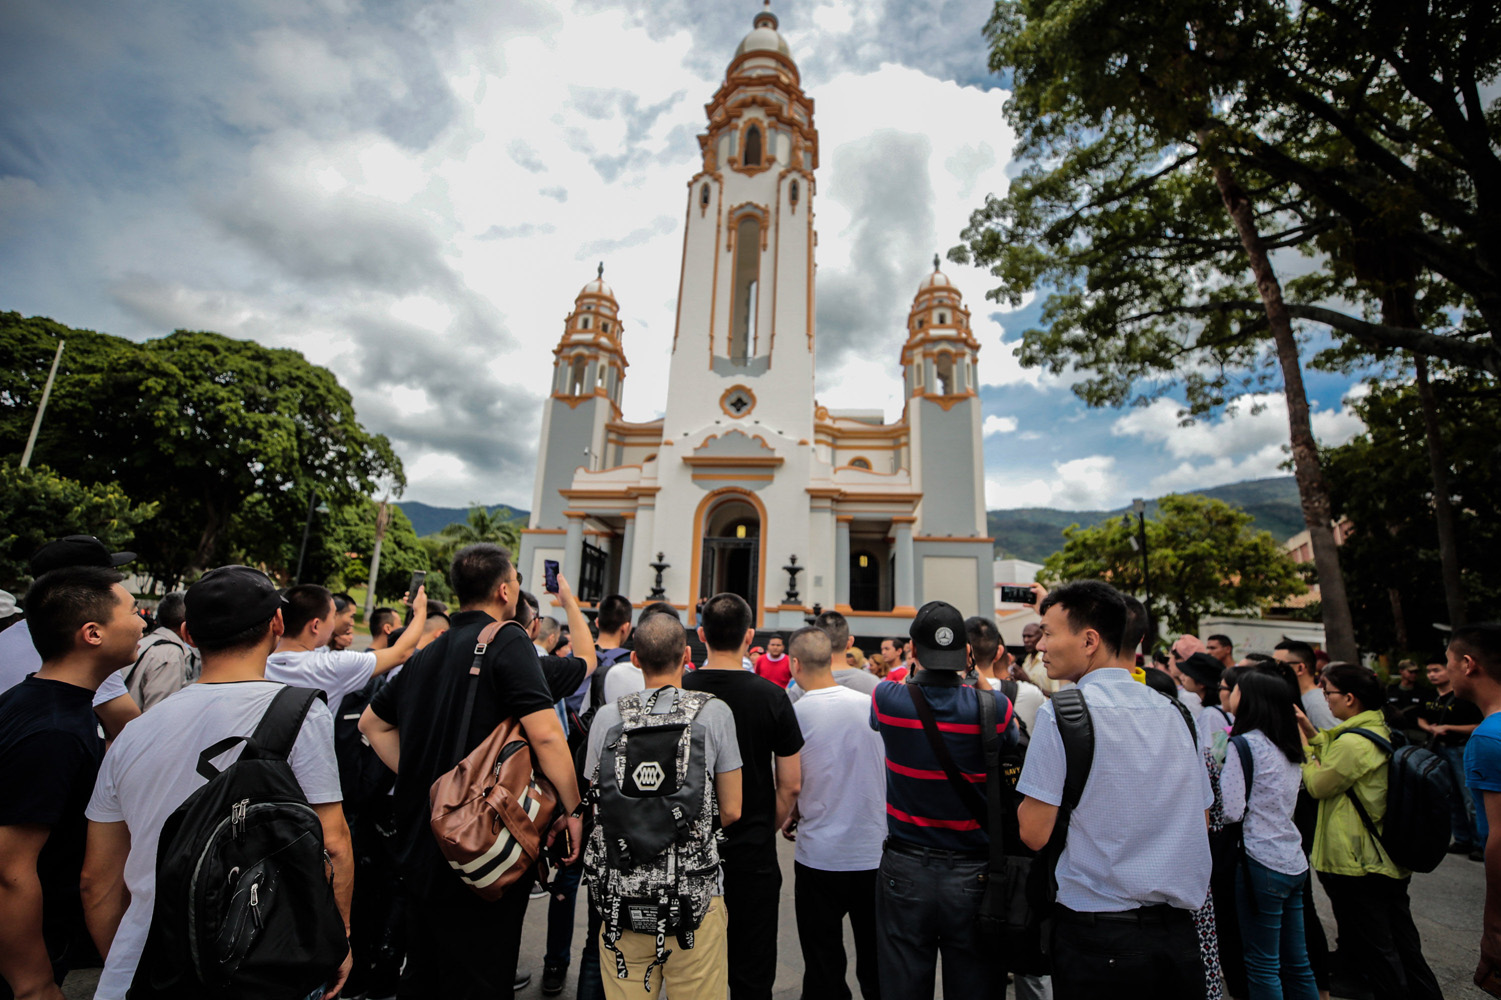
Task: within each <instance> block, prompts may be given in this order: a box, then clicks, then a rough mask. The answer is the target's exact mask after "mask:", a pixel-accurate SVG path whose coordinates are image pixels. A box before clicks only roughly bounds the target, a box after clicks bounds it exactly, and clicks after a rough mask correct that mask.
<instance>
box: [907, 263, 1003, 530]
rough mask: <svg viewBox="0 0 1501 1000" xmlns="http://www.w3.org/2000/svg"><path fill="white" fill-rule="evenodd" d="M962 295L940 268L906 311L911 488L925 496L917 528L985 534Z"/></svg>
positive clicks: (973, 357) (970, 348)
mask: <svg viewBox="0 0 1501 1000" xmlns="http://www.w3.org/2000/svg"><path fill="white" fill-rule="evenodd" d="M979 352H980V342H979V341H978V340H976V339H975V335H974V334H973V333H972V332H971V331H970V326H969V310H968V309H966V308H965V307H964V296H963V295H961V294H960V292H959V289H958V288H956V287H955V286H954V283H953V282H951V281H950V280H949V279H948V276H947V275H945V274H944V273H943V272H942V271H940V270H939V269H938V255H937V254H934V255H933V273H931V274H929V275H928V276H927V277H925V278H923V280H922V283H921V284H920V285H919V286H918V289H917V295H916V297H915V298H914V299H913V300H912V309H911V310H910V311H909V312H908V314H907V342H906V344H904V345H903V347H902V371H903V375H904V378H905V380H906V399H907V406H906V412H907V422H908V424H909V425H910V426H911V428H912V452H911V453H912V460H911V464H912V485H913V488H914V489H916V490H917V491H919V492H920V493H922V494H923V502H922V507H921V510H920V515H919V516H920V522H921V523H920V524H919V525H918V533H919V534H921V535H929V536H935V537H936V536H954V537H980V536H983V535H984V534H985V459H984V454H983V450H982V443H981V442H982V438H981V423H980V391H979V381H978V379H977V377H976V373H977V370H978V369H977V368H976V361H977V358H978V355H979Z"/></svg>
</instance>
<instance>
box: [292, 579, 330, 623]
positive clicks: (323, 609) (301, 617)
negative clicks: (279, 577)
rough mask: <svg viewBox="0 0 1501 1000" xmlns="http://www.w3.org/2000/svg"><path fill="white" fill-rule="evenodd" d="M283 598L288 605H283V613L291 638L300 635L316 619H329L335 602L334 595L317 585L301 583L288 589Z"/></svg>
mask: <svg viewBox="0 0 1501 1000" xmlns="http://www.w3.org/2000/svg"><path fill="white" fill-rule="evenodd" d="M283 596H284V597H285V598H286V603H285V604H283V605H282V612H281V613H282V618H283V620H284V622H283V623H284V624H285V625H286V627H287V635H289V636H294V635H300V634H301V633H302V630H303V629H305V628H307V627H308V623H309V622H311V621H312V620H313V619H314V618H327V617H328V609H329V607H330V606H331V605H332V604H333V602H334V595H333V593H332V592H331V591H330V590H329V589H328V588H327V587H320V586H318V585H317V584H316V583H299V584H298V585H297V586H295V587H289V588H287V592H286V594H285V595H283Z"/></svg>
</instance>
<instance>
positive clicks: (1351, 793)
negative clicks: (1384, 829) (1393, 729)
mask: <svg viewBox="0 0 1501 1000" xmlns="http://www.w3.org/2000/svg"><path fill="white" fill-rule="evenodd" d="M1345 733H1359V734H1360V735H1361V736H1364V737H1365V738H1366V739H1368V740H1370V741H1371V742H1372V743H1374V744H1376V746H1377V747H1378V748H1379V749H1380V750H1381V752H1382V753H1384V754H1386V755H1387V756H1391V754H1392V745H1391V742H1390V741H1389V740H1386V739H1383V738H1382V737H1380V736H1378V735H1377V734H1376V733H1373V732H1371V731H1370V730H1369V729H1361V728H1356V729H1346V730H1345V732H1343V733H1340V734H1339V735H1340V736H1344V735H1345ZM1338 738H1339V737H1338V736H1337V737H1335V739H1338ZM1345 797H1346V798H1348V799H1349V800H1350V804H1351V805H1352V806H1354V807H1355V812H1356V813H1357V814H1358V815H1359V816H1360V822H1361V824H1362V825H1363V826H1364V827H1365V828H1366V832H1367V833H1369V834H1370V835H1371V839H1372V840H1374V841H1375V842H1376V849H1377V850H1378V851H1381V852H1382V853H1383V854H1386V856H1387V857H1388V858H1390V857H1391V854H1390V853H1389V852H1387V850H1386V845H1385V844H1383V843H1382V842H1381V831H1380V830H1378V829H1376V823H1375V821H1373V820H1372V819H1371V814H1370V813H1368V812H1366V808H1365V806H1364V805H1362V804H1361V801H1360V796H1358V795H1356V794H1355V789H1354V788H1353V787H1351V788H1346V789H1345Z"/></svg>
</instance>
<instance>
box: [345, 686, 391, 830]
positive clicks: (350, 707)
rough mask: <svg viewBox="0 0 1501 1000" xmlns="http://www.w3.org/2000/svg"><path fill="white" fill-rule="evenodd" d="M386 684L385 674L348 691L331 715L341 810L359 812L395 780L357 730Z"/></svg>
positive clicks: (379, 796) (378, 797) (389, 788)
mask: <svg viewBox="0 0 1501 1000" xmlns="http://www.w3.org/2000/svg"><path fill="white" fill-rule="evenodd" d="M385 686H386V676H385V675H384V674H382V675H381V676H380V677H372V678H370V683H369V684H366V685H365V686H364V687H362V688H360V690H358V691H351V692H350V693H349V694H346V695H345V696H344V700H343V701H341V702H340V703H339V711H338V714H337V715H335V716H334V756H336V757H337V758H338V759H339V788H340V789H341V790H342V791H343V793H344V811H345V812H346V813H348V812H358V811H359V810H360V809H363V808H365V807H366V806H368V805H370V803H372V802H376V801H378V800H379V799H380V798H381V797H382V796H384V795H385V794H386V793H387V792H389V791H390V790H391V788H392V787H393V786H394V785H395V784H396V774H395V773H394V772H393V771H392V770H391V769H390V768H389V767H387V766H386V765H385V763H384V762H383V761H382V760H381V759H380V757H378V756H376V753H375V750H374V749H373V748H372V747H371V746H370V741H369V740H367V739H365V734H364V733H362V732H360V716H361V715H363V714H365V709H366V708H367V707H368V706H369V705H370V702H371V701H372V700H373V699H374V698H375V695H376V693H377V692H379V691H380V689H381V688H383V687H385Z"/></svg>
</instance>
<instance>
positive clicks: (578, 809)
mask: <svg viewBox="0 0 1501 1000" xmlns="http://www.w3.org/2000/svg"><path fill="white" fill-rule="evenodd" d="M568 818H569V819H583V818H584V800H583V799H579V804H578V805H576V806H574V807H573V812H571V813H569V814H568Z"/></svg>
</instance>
